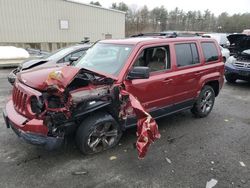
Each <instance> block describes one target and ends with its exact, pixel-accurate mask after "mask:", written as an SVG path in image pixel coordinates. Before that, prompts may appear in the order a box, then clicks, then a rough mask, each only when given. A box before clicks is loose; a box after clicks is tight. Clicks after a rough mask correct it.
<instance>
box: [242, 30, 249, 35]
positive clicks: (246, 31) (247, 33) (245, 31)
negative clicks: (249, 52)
mask: <svg viewBox="0 0 250 188" xmlns="http://www.w3.org/2000/svg"><path fill="white" fill-rule="evenodd" d="M242 34H246V35H250V29H245V30H244V31H243V32H242Z"/></svg>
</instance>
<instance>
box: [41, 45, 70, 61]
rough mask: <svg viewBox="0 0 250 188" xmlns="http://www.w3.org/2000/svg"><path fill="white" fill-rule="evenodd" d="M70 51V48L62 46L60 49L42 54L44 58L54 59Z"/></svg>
mask: <svg viewBox="0 0 250 188" xmlns="http://www.w3.org/2000/svg"><path fill="white" fill-rule="evenodd" d="M71 51H72V48H71V47H70V48H63V49H60V50H57V51H55V52H53V53H52V54H49V55H46V56H43V58H44V59H48V60H54V59H58V58H62V57H64V56H65V55H67V54H68V53H70V52H71Z"/></svg>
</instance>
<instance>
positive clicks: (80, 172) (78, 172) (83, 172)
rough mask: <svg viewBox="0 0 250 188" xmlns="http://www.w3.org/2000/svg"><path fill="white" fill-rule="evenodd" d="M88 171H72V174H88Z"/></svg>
mask: <svg viewBox="0 0 250 188" xmlns="http://www.w3.org/2000/svg"><path fill="white" fill-rule="evenodd" d="M87 174H88V172H87V171H76V172H72V175H87Z"/></svg>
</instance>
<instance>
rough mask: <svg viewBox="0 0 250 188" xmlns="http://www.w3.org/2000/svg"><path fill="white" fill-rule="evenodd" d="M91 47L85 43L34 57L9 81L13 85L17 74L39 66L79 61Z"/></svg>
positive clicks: (11, 74) (9, 76)
mask: <svg viewBox="0 0 250 188" xmlns="http://www.w3.org/2000/svg"><path fill="white" fill-rule="evenodd" d="M89 47H90V44H87V43H83V44H77V45H74V46H70V47H66V48H62V49H59V50H57V51H55V52H54V53H51V54H47V55H42V56H41V57H39V56H38V57H36V58H34V57H32V58H30V59H27V60H25V61H24V62H23V63H21V64H20V65H19V66H18V67H17V68H16V69H14V70H13V71H11V73H10V74H9V75H8V81H9V82H10V83H11V84H13V83H14V82H15V79H16V74H17V73H19V72H21V71H25V70H28V69H31V68H34V67H37V66H40V67H41V66H50V65H55V64H61V65H62V64H65V65H66V64H69V63H70V62H73V61H76V60H78V58H79V57H80V56H82V55H83V53H84V52H85V51H86V50H87V49H88V48H89ZM33 52H34V50H33Z"/></svg>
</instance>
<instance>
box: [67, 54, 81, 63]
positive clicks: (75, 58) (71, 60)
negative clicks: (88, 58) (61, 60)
mask: <svg viewBox="0 0 250 188" xmlns="http://www.w3.org/2000/svg"><path fill="white" fill-rule="evenodd" d="M78 59H79V57H74V56H73V57H70V58H69V62H70V64H72V63H73V62H74V61H77V60H78Z"/></svg>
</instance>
